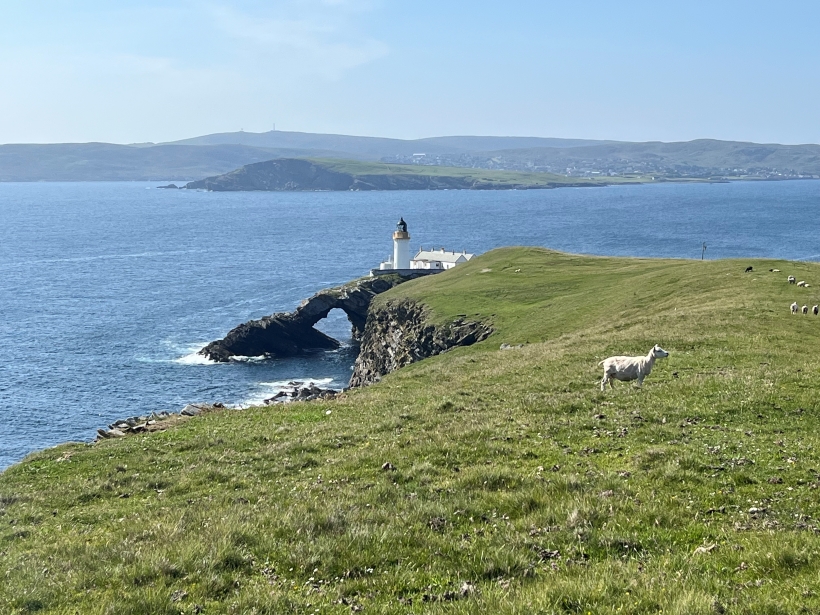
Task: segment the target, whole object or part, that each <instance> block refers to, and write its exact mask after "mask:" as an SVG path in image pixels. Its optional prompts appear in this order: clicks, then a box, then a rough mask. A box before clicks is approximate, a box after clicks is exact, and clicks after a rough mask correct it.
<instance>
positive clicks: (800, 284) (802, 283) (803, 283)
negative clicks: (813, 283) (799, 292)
mask: <svg viewBox="0 0 820 615" xmlns="http://www.w3.org/2000/svg"><path fill="white" fill-rule="evenodd" d="M797 285H798V286H805V285H806V280H800V281H799V282H798V283H797Z"/></svg>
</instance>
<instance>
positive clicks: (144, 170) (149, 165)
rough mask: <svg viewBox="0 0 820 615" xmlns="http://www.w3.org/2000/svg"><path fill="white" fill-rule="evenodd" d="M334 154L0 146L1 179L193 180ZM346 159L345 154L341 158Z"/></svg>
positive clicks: (181, 147)
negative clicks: (279, 160)
mask: <svg viewBox="0 0 820 615" xmlns="http://www.w3.org/2000/svg"><path fill="white" fill-rule="evenodd" d="M336 155H339V153H337V152H332V151H331V152H327V151H323V150H310V151H303V150H296V149H263V148H257V147H248V146H245V145H231V144H226V145H219V146H209V145H206V146H195V145H156V146H139V147H137V146H130V145H113V144H110V143H61V144H54V145H0V181H17V182H31V181H139V180H162V179H195V178H200V177H207V176H209V175H216V174H219V173H225V172H226V171H230V170H232V169H235V168H237V167H239V166H242V165H244V164H248V163H249V162H259V161H262V160H271V159H272V158H282V157H294V156H325V157H332V156H336ZM343 155H344V156H345V157H346V158H350V157H351V155H350V154H343Z"/></svg>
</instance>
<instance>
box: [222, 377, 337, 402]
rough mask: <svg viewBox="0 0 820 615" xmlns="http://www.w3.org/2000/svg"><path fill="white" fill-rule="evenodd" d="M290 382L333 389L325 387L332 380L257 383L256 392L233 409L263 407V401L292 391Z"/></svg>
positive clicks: (292, 379) (317, 379)
mask: <svg viewBox="0 0 820 615" xmlns="http://www.w3.org/2000/svg"><path fill="white" fill-rule="evenodd" d="M292 382H298V383H299V385H297V386H302V385H304V386H308V385H310V384H314V385H316V386H318V387H326V388H333V387H327V385H329V384H331V383H332V382H333V378H291V379H289V380H276V381H274V382H259V383H257V385H256V387H257V390H256V391H255V392H253V393H252V394H251V395H250V396H249V397H247V398H246V399H244V400H242V401H241V402H240V403H238V404H236V405H235V406H234V407H235V408H251V407H253V406H264V405H265V400H266V399H270V398H271V397H273V396H274V395H276V394H277V393H280V392H282V391H292V390H293V389H294V385H292V384H291V383H292Z"/></svg>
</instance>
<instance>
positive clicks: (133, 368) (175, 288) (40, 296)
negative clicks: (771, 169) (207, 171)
mask: <svg viewBox="0 0 820 615" xmlns="http://www.w3.org/2000/svg"><path fill="white" fill-rule="evenodd" d="M165 183H167V182H148V183H141V182H123V183H104V182H94V183H0V352H2V353H3V357H2V359H0V470H2V469H4V468H6V467H8V466H9V465H11V464H14V463H16V462H18V461H20V460H21V459H23V458H24V457H25V456H26V455H27V454H29V453H31V452H32V451H36V450H40V449H43V448H46V447H50V446H53V445H56V444H58V443H61V442H65V441H85V442H88V441H91V440H92V439H93V438H94V436H95V433H96V430H97V428H100V427H105V426H107V425H108V424H109V423H111V422H113V421H114V420H116V419H120V418H125V417H128V416H134V415H139V414H148V413H151V412H159V411H163V410H165V411H170V412H178V411H179V410H180V409H181V408H182V407H183V406H184V405H185V404H188V403H192V402H193V403H195V402H216V401H221V402H223V403H226V404H230V405H233V406H236V407H238V408H241V407H247V406H250V405H254V404H259V403H261V402H262V401H263V400H264V399H265V398H268V397H271V396H272V395H273V394H275V393H276V392H277V391H279V390H281V389H282V387H283V386H284V385H286V383H287V382H289V381H293V380H299V381H304V382H310V381H312V382H315V383H317V384H319V385H320V386H324V387H332V388H342V387H344V386H346V384H347V382H348V380H349V378H350V375H351V368H352V365H353V362H354V360H355V356H356V348H355V346H354V345H353V344H352V342H351V339H350V325H349V323H348V322H347V320H346V317H345V315H344V314H343V313H342V312H341V311H339V310H335V311H334V312H331V314H330V315H329V317H328V318H327V319H326V320H325V321H323V322H322V323H321V324H320V327H321V328H322V330H323V331H325V332H326V333H328V334H329V335H331V336H333V337H335V338H337V339H339V340H340V341H342V342H343V345H342V347H341V348H340V349H338V350H336V351H332V352H319V353H313V354H309V355H305V356H302V357H298V358H293V359H287V360H257V359H249V360H247V361H241V362H234V363H230V364H212V363H210V362H208V361H206V360H204V358H203V357H201V356H200V355H198V354H197V351H198V350H199V349H201V348H202V347H203V346H204V345H205V344H206V343H207V342H209V341H211V340H214V339H218V338H220V337H223V336H224V335H225V334H226V333H227V332H228V331H229V330H230V329H231V328H232V327H234V326H235V325H237V324H239V323H241V322H244V321H246V320H249V319H253V318H259V317H261V316H264V315H267V314H271V313H273V312H277V311H288V310H292V309H294V308H295V307H296V306H297V305H298V304H299V302H300V301H301V300H302V299H304V298H306V297H309V296H310V295H311V294H313V293H315V292H316V291H318V290H320V289H322V288H326V287H329V286H334V285H337V284H341V283H344V282H347V281H349V280H351V279H353V278H356V277H359V276H362V275H366V274H367V273H368V270H369V269H371V268H373V267H377V266H378V264H379V262H380V261H382V260H385V259H386V258H387V256H388V255H389V254H390V253H391V250H392V241H391V233H392V231H393V230H394V229H395V225H396V222H397V221H398V219H399V217H403V218H404V219H405V220H406V221H407V224H408V227H409V229H408V230H409V231H410V234H411V236H412V240H411V249H412V250H413V251H414V250H415V249H416V248H418V247H420V246H424V247H427V248H430V247H446V248H447V249H449V250H458V251H461V250H466V251H467V252H472V253H482V252H486V251H487V250H491V249H493V248H496V247H499V246H507V245H531V246H544V247H548V248H553V249H557V250H563V251H568V252H575V253H587V254H599V255H618V256H641V257H681V258H691V259H700V258H701V256H702V252H703V250H702V246H703V244H704V243H705V244H706V250H705V257H706V258H707V259H715V258H734V257H773V258H783V259H794V260H820V181H810V180H808V181H774V182H736V183H714V184H706V183H699V184H673V183H670V184H649V185H629V186H611V187H597V188H561V189H555V190H531V191H515V190H509V191H446V190H444V191H407V192H404V191H401V192H314V193H263V192H244V193H241V192H237V193H218V192H204V191H187V190H161V189H157V186H159V185H162V184H165Z"/></svg>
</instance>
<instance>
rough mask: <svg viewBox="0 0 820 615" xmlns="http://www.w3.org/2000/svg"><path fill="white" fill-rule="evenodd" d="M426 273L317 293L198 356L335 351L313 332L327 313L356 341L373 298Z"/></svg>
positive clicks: (231, 334)
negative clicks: (336, 315)
mask: <svg viewBox="0 0 820 615" xmlns="http://www.w3.org/2000/svg"><path fill="white" fill-rule="evenodd" d="M426 273H429V272H425V271H419V272H418V273H412V274H408V275H398V274H390V275H385V276H379V277H374V278H362V279H360V280H356V281H354V282H350V283H349V284H345V285H343V286H338V287H335V288H329V289H326V290H323V291H320V292H318V293H316V294H315V295H313V296H312V297H311V298H309V299H306V300H305V301H303V302H302V304H301V305H300V306H299V307H298V308H296V310H295V311H293V312H279V313H276V314H272V315H271V316H265V317H264V318H260V319H259V320H251V321H249V322H246V323H243V324H241V325H239V326H238V327H235V328H234V329H232V330H231V331H230V332H229V333H228V335H226V336H225V337H224V338H223V339H221V340H217V341H215V342H211V343H210V344H208V345H207V346H205V348H203V349H202V350H201V351H200V354H202V355H204V356H206V357H208V358H209V359H211V360H212V361H217V362H227V361H230V360H231V358H232V357H235V356H245V357H258V356H266V357H270V358H277V357H289V356H293V355H296V354H299V353H300V352H302V351H304V350H315V349H328V350H329V349H334V348H338V347H339V342H338V341H336V340H335V339H333V338H332V337H328V336H327V335H325V334H324V333H322V332H321V331H318V330H317V329H315V328H314V325H315V324H316V323H317V322H319V321H320V320H321V319H323V318H325V317H326V316H327V315H328V313H329V312H330V310H333V309H336V308H338V309H341V310H343V311H344V312H345V313H346V314H347V318H348V320H349V321H350V324H351V326H352V334H353V339H355V340H358V339H360V338H361V337H362V334H363V332H364V330H365V323H366V320H367V314H368V308H369V307H370V302H371V301H372V300H373V297H375V296H376V295H378V294H380V293H383V292H385V291H386V290H390V289H391V288H393V287H394V286H396V285H398V284H401V283H402V282H406V281H408V280H412V279H414V278H417V277H420V276H422V275H425V274H426Z"/></svg>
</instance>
